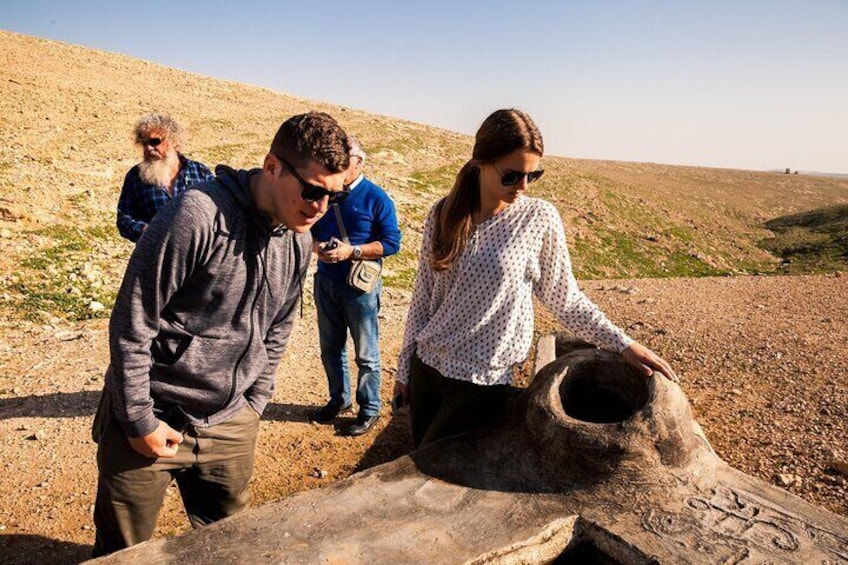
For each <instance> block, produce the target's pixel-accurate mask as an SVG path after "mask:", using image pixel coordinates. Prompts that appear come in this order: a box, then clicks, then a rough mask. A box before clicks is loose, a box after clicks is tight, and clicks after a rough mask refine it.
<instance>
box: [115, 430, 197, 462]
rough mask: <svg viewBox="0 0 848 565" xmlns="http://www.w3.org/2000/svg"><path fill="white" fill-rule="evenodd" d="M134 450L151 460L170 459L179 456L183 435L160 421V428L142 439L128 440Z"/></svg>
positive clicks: (132, 438) (133, 438)
mask: <svg viewBox="0 0 848 565" xmlns="http://www.w3.org/2000/svg"><path fill="white" fill-rule="evenodd" d="M127 439H129V440H130V445H131V446H132V448H133V449H135V450H136V451H138V452H139V453H141V454H142V455H144V456H145V457H150V458H151V459H157V458H160V457H161V458H162V459H170V458H172V457H176V456H177V449H178V448H179V444H180V443H182V441H183V434H181V433H180V432H178V431H176V430H175V429H173V428H172V427H171V426H169V425H168V424H166V423H165V422H162V421H160V422H159V427H158V428H156V429H155V430H153V431H152V432H150V433H149V434H147V435H146V436H142V437H131V438H127Z"/></svg>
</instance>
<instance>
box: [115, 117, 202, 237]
mask: <svg viewBox="0 0 848 565" xmlns="http://www.w3.org/2000/svg"><path fill="white" fill-rule="evenodd" d="M133 133H134V135H135V142H136V144H137V145H138V146H139V147H141V150H142V157H143V159H142V162H141V163H139V164H137V165H136V166H134V167H133V168H132V169H130V170H129V172H128V173H127V174H126V176H125V177H124V184H123V186H122V187H121V196H120V198H119V199H118V219H117V225H118V231H119V232H120V233H121V235H122V236H124V237H125V238H127V239H129V240H130V241H138V238H139V237H141V234H142V233H144V230H146V229H147V225H148V224H149V223H150V221H151V220H152V219H153V216H155V215H156V212H158V211H159V210H160V209H161V208H162V207H163V206H165V205H166V204H168V203H169V202H170V201H171V199H173V198H174V197H175V196H177V195H179V194H182V193H183V192H185V191H186V189H187V188H188V187H190V186H193V185H195V184H200V183H202V182H206V181H208V180H211V179H213V178H215V177H214V175H213V174H212V172H211V171H210V170H209V169H208V168H207V167H206V165H204V164H203V163H200V162H198V161H192V160H191V159H187V158H186V157H185V156H184V155H183V154H182V153H180V149H181V148H182V145H183V141H184V137H185V134H184V132H183V129H182V127H180V124H179V123H177V121H176V120H174V119H173V118H172V117H171V116H169V115H168V114H147V115H146V116H142V117H141V118H139V120H138V121H137V122H136V124H135V127H134V129H133Z"/></svg>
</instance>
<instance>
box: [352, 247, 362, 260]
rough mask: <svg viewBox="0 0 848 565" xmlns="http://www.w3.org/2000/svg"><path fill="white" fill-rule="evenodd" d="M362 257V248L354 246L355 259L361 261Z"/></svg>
mask: <svg viewBox="0 0 848 565" xmlns="http://www.w3.org/2000/svg"><path fill="white" fill-rule="evenodd" d="M361 257H362V248H361V247H360V246H358V245H354V246H353V258H354V259H359V258H361Z"/></svg>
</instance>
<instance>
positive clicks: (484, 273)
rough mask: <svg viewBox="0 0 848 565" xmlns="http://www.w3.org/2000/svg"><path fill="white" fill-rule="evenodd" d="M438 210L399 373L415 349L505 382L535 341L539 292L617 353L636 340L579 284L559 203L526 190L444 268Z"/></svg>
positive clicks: (432, 360)
mask: <svg viewBox="0 0 848 565" xmlns="http://www.w3.org/2000/svg"><path fill="white" fill-rule="evenodd" d="M433 226H434V209H431V210H430V214H429V215H428V218H427V222H426V224H425V230H424V241H423V243H422V249H421V253H420V256H419V260H418V279H417V280H416V283H415V290H414V292H413V296H412V302H411V304H410V308H409V313H408V317H407V321H406V331H405V334H404V340H403V348H402V350H401V354H400V359H399V362H398V373H397V376H396V379H397V380H398V381H399V382H402V383H406V382H408V381H409V366H410V361H411V359H412V355H413V354H414V353H416V352H417V354H418V356H419V358H420V359H421V360H422V361H424V362H425V363H426V364H428V365H430V366H431V367H433V368H435V369H436V370H438V371H439V372H440V373H442V374H443V375H445V376H446V377H450V378H454V379H460V380H464V381H471V382H473V383H476V384H483V385H495V384H507V383H509V382H511V380H512V367H513V366H514V365H515V364H516V363H521V362H523V361H524V360H525V359H526V358H527V354H528V353H529V351H530V346H531V345H532V339H533V322H534V312H533V295H535V296H536V297H537V298H538V299H539V300H540V301H541V302H542V304H544V305H545V306H547V307H548V308H550V310H551V311H552V312H553V313H554V315H555V316H556V317H557V319H558V320H559V322H560V323H561V324H562V325H563V326H565V327H566V328H567V329H569V330H571V331H573V332H574V333H575V334H577V335H578V336H579V337H581V338H583V339H585V340H587V341H590V342H592V343H594V344H596V345H598V346H599V347H602V348H604V349H608V350H611V351H615V352H620V351H622V350H624V349H625V348H626V347H627V346H629V345H630V344H631V343H633V340H631V339H630V338H629V337H628V336H627V335H626V334H625V333H624V332H623V331H622V330H621V329H619V328H618V327H616V326H615V325H614V324H613V323H612V322H610V321H609V320H608V319H607V317H606V316H605V315H604V314H603V312H601V311H600V309H598V307H597V306H595V305H594V304H593V303H592V302H591V301H590V300H589V299H588V298H587V297H586V295H585V294H583V292H582V291H581V290H580V288H579V287H578V285H577V281H576V280H575V279H574V275H573V273H572V271H571V260H570V258H569V255H568V247H567V246H566V242H565V231H564V229H563V225H562V220H561V219H560V217H559V213H558V212H557V210H556V208H554V206H553V205H552V204H550V203H548V202H546V201H544V200H540V199H538V198H530V197H526V196H522V197H520V198H519V199H518V201H516V202H515V203H513V204H511V205H509V206H508V207H507V208H506V209H505V210H504V211H502V212H501V213H499V214H497V215H496V216H493V217H492V218H489V219H488V220H486V221H485V222H483V223H482V224H480V225H478V226H476V227H475V228H474V229H473V231H472V233H471V236H470V237H469V240H468V242H467V244H466V246H465V249H464V251H463V253H462V255H461V256H460V257H459V258H458V259H457V260H456V261H455V262H454V264H453V265H451V267H450V268H449V269H447V270H443V271H434V270H433V269H432V268H431V267H430V263H429V257H430V255H431V249H432V241H433Z"/></svg>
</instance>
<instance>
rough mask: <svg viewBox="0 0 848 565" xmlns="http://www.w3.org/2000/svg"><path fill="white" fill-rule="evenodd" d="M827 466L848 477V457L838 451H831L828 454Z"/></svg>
mask: <svg viewBox="0 0 848 565" xmlns="http://www.w3.org/2000/svg"><path fill="white" fill-rule="evenodd" d="M827 466H828V468H830V469H833V470H834V471H836V472H837V473H839V474H841V475H844V476H846V477H848V457H846V456H845V454H844V453H842V452H841V451H839V450H838V449H831V450H830V451H829V452H828V454H827Z"/></svg>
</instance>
